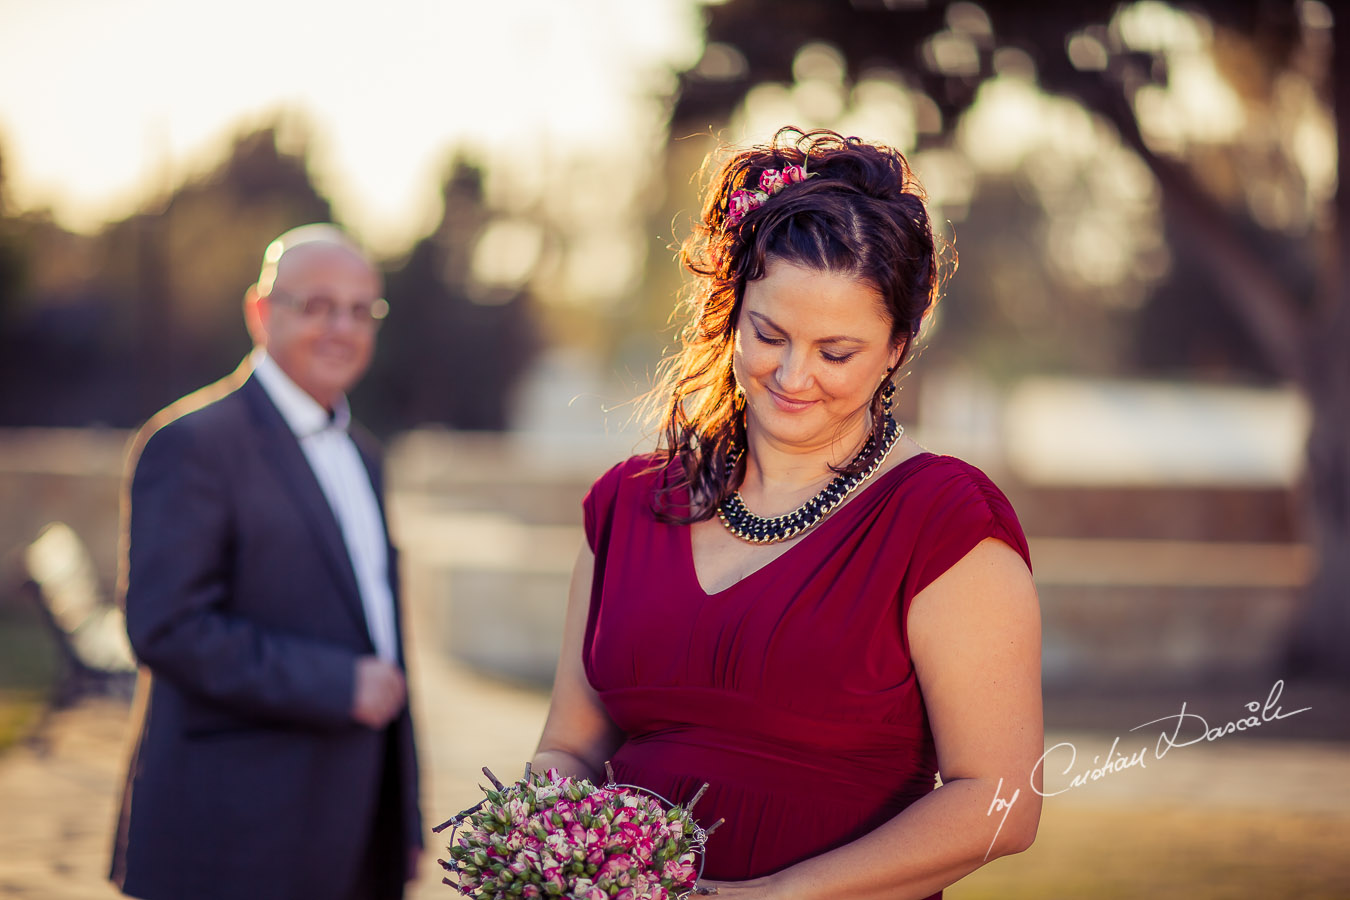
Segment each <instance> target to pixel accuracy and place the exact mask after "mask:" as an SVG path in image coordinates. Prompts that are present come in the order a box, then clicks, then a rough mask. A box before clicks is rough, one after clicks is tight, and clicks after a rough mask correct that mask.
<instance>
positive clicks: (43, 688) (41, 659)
mask: <svg viewBox="0 0 1350 900" xmlns="http://www.w3.org/2000/svg"><path fill="white" fill-rule="evenodd" d="M59 666H60V657H59V656H58V654H57V649H56V646H55V644H54V643H53V641H52V637H51V635H49V634H48V633H47V629H46V626H45V625H44V624H43V623H42V621H41V619H40V618H39V617H38V612H37V610H29V609H24V608H22V607H13V606H4V607H0V753H2V752H4V751H5V750H6V749H8V748H9V747H10V746H11V745H13V744H14V743H15V742H16V741H18V740H20V739H22V738H23V736H24V735H26V734H27V733H28V732H29V731H30V730H31V729H32V727H33V726H34V725H35V724H37V721H38V719H39V718H40V717H41V715H42V710H43V707H44V706H45V705H46V703H47V698H48V697H49V696H50V694H51V689H52V683H53V682H54V681H55V679H56V676H57V672H58V668H59Z"/></svg>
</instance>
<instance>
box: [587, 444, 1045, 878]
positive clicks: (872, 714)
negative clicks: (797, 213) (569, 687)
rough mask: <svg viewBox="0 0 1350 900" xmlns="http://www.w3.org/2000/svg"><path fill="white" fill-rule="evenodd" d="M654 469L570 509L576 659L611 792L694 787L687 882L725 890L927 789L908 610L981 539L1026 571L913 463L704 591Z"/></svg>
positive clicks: (981, 522)
mask: <svg viewBox="0 0 1350 900" xmlns="http://www.w3.org/2000/svg"><path fill="white" fill-rule="evenodd" d="M666 471H669V470H666ZM663 477H666V474H665V471H662V470H660V469H659V468H657V469H653V466H652V458H651V457H634V458H632V459H629V460H628V461H626V462H624V463H620V464H619V465H617V466H615V467H614V468H613V469H610V470H609V471H608V472H606V473H605V474H604V475H603V476H601V477H600V479H599V480H598V481H596V483H595V484H594V486H593V487H592V488H591V490H590V492H589V493H588V494H587V496H586V499H585V501H584V503H583V506H584V509H585V523H586V536H587V540H588V541H589V543H590V546H591V549H592V550H594V552H595V577H594V581H593V583H592V591H591V606H590V614H589V617H588V620H587V623H586V637H585V643H584V647H583V651H582V652H583V656H584V663H585V669H586V676H587V678H588V679H589V681H590V683H591V685H592V686H593V687H594V688H595V690H596V691H597V692H598V693H599V696H600V699H601V701H602V702H603V703H604V706H605V709H606V710H607V711H608V712H609V715H610V717H611V718H612V719H613V720H614V722H615V723H616V724H617V725H618V726H619V727H620V728H621V729H622V730H623V732H624V734H625V735H626V740H625V742H624V743H623V745H622V746H621V747H620V748H619V750H618V751H617V753H616V754H615V755H614V759H613V762H614V768H615V774H616V776H617V778H618V779H619V781H621V782H624V783H631V784H638V785H641V786H643V787H646V788H649V789H651V790H654V791H656V792H658V793H660V794H662V795H664V796H665V797H667V798H669V799H670V800H672V801H674V802H682V801H685V800H688V799H689V798H690V797H691V796H692V795H693V793H694V792H695V791H696V790H697V789H698V787H699V786H700V785H702V784H703V783H704V782H705V781H706V782H708V783H709V785H710V788H709V790H708V793H707V794H705V795H704V797H703V799H702V800H700V801H699V804H698V806H697V807H696V809H695V815H696V817H697V818H698V820H699V821H700V822H702V823H704V824H705V825H706V824H710V823H711V822H713V821H714V820H716V819H718V818H723V817H724V818H725V819H726V824H725V825H723V826H722V827H721V828H720V829H719V830H718V831H717V832H716V833H714V834H713V835H712V837H711V838H709V840H708V849H707V858H706V867H705V870H704V875H705V877H708V878H713V879H728V880H740V879H744V878H753V877H757V876H760V875H766V874H769V873H771V872H775V871H777V870H779V869H782V868H784V867H786V866H789V865H791V864H793V863H795V862H799V861H800V860H803V859H807V858H809V857H812V856H816V855H818V854H820V853H824V852H826V851H828V850H831V849H833V848H835V847H838V846H840V845H842V844H846V843H848V842H849V841H852V840H854V839H856V838H858V837H860V836H862V835H864V834H866V833H867V832H869V831H871V830H872V829H874V828H876V827H877V826H878V825H881V824H882V823H883V822H885V821H887V820H888V819H890V818H892V817H894V816H895V815H896V814H897V813H899V812H900V811H901V810H903V809H904V808H905V807H907V806H908V805H909V804H911V803H913V802H914V801H915V800H917V799H919V798H920V797H922V796H923V795H924V794H926V793H928V792H929V791H931V790H933V786H934V779H935V776H936V773H937V759H936V753H935V751H934V747H933V735H932V732H931V730H930V728H929V725H928V720H927V716H926V714H925V710H924V705H923V697H922V695H921V693H920V690H919V684H918V681H917V679H916V677H915V672H914V666H913V665H912V664H911V662H910V657H909V644H908V640H907V636H906V633H905V616H906V613H907V612H908V609H909V604H910V601H911V600H912V599H913V598H914V596H915V595H916V594H918V593H919V592H920V591H921V590H923V589H924V588H925V587H926V586H927V585H928V584H930V583H931V582H932V581H933V580H934V579H936V578H937V577H938V576H939V575H941V574H942V573H943V572H945V571H946V570H947V569H948V568H950V567H951V566H952V565H953V564H954V563H956V562H957V561H958V560H959V559H961V557H963V556H965V555H966V553H968V552H969V551H970V550H971V549H972V548H974V547H975V545H976V544H978V543H979V542H980V541H982V540H984V539H985V538H988V537H993V538H998V539H999V540H1002V541H1004V542H1005V543H1007V544H1009V545H1010V546H1012V547H1013V548H1014V549H1015V550H1017V551H1018V552H1019V553H1020V554H1021V555H1022V557H1023V558H1024V559H1027V561H1028V565H1030V556H1029V554H1028V551H1027V544H1026V538H1025V537H1024V536H1023V534H1022V529H1021V526H1020V525H1019V524H1018V522H1017V518H1016V516H1015V514H1014V513H1013V510H1012V507H1011V506H1010V505H1009V503H1008V500H1007V498H1006V497H1005V496H1004V495H1003V493H1002V492H1001V491H999V489H998V488H997V487H995V486H994V484H993V483H992V482H991V481H990V480H989V479H988V478H987V477H986V476H985V475H984V474H983V473H982V472H980V471H979V470H978V469H976V468H975V467H974V466H971V465H969V464H967V463H964V462H962V461H960V460H958V459H955V458H953V457H949V456H940V455H936V454H932V453H921V454H919V455H918V456H915V457H912V458H910V459H907V460H905V461H903V462H901V463H899V464H898V465H896V466H895V467H893V468H892V469H890V470H889V471H887V472H884V473H883V474H882V475H880V476H878V477H877V479H876V480H874V481H873V482H872V483H871V484H869V485H867V486H866V487H865V488H863V489H862V490H861V491H860V492H859V493H858V494H856V495H855V496H854V497H852V498H851V499H850V500H849V502H848V503H846V504H845V505H844V506H843V507H841V508H840V509H839V510H838V511H836V512H835V514H834V515H832V516H830V517H829V518H828V519H826V520H825V521H824V522H822V523H821V524H820V525H819V526H818V527H817V528H816V529H815V530H814V531H811V532H809V533H808V534H806V535H805V536H804V537H803V538H801V539H800V540H799V541H798V542H797V543H796V544H795V545H794V546H792V547H790V548H789V549H788V550H787V551H786V552H784V553H783V554H782V555H780V556H779V557H777V558H776V559H774V560H773V561H772V562H770V563H768V564H767V565H766V566H764V567H763V568H761V569H759V570H757V571H755V572H754V573H753V574H751V575H748V576H747V577H746V578H744V579H743V580H741V581H739V582H737V583H736V584H734V585H732V586H730V587H728V588H726V589H725V590H722V591H719V592H717V593H715V594H711V595H710V594H708V593H707V592H705V591H704V590H703V588H702V586H701V585H700V583H699V580H698V577H697V575H696V574H695V570H694V562H693V553H692V549H691V544H690V529H689V528H688V527H687V526H680V525H670V524H666V523H663V522H660V521H658V520H657V519H656V517H655V516H654V515H653V514H652V512H651V499H652V491H653V488H654V487H655V486H656V485H657V484H658V480H659V479H661V478H663ZM683 502H687V498H686V499H685V500H684V501H683ZM896 849H897V852H903V848H896Z"/></svg>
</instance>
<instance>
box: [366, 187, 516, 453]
mask: <svg viewBox="0 0 1350 900" xmlns="http://www.w3.org/2000/svg"><path fill="white" fill-rule="evenodd" d="M443 195H444V199H445V210H444V213H443V214H442V216H441V221H440V224H439V225H438V226H437V228H436V230H435V232H433V233H432V234H431V235H429V236H427V237H426V238H423V239H422V240H421V241H418V242H417V244H416V245H415V246H414V247H413V249H412V251H411V252H410V254H409V255H408V258H407V259H406V261H405V262H403V264H402V265H400V266H398V267H397V268H395V269H392V270H391V271H390V272H389V273H388V277H387V284H386V286H385V293H386V295H387V297H388V299H389V306H390V314H389V318H388V319H387V320H386V322H385V325H384V328H383V329H382V332H381V335H380V351H379V353H377V354H376V358H375V362H374V364H373V367H372V370H371V373H370V375H369V377H367V378H366V379H365V381H364V382H363V383H362V384H361V386H360V387H359V388H358V397H359V398H365V399H363V400H361V401H360V409H361V411H362V418H363V419H364V420H365V421H367V422H368V423H369V424H370V426H371V427H372V428H374V429H375V430H376V431H380V432H388V431H390V430H393V429H395V428H406V427H411V426H416V425H422V424H428V423H435V424H442V425H448V426H450V427H453V428H459V429H468V430H490V431H498V430H503V429H505V428H506V427H507V426H508V424H509V413H510V408H511V400H512V390H513V388H514V387H515V385H516V383H517V382H518V380H519V379H520V377H521V375H522V374H523V373H524V371H525V368H526V367H527V366H528V364H529V362H530V359H531V358H532V357H533V355H534V353H535V352H536V350H537V349H538V342H539V338H538V335H537V334H536V331H535V327H534V317H533V314H532V311H531V304H530V298H529V295H528V293H527V292H526V291H525V290H524V289H523V288H522V287H520V286H518V285H514V284H513V285H497V284H491V283H484V282H483V281H482V280H481V279H480V278H479V277H478V276H477V275H476V273H475V272H474V268H473V257H474V250H475V248H476V246H477V245H478V243H479V241H480V240H481V238H482V237H483V234H484V233H485V231H486V230H487V228H488V226H489V224H490V223H491V222H492V220H493V218H494V214H493V211H492V210H491V209H490V208H489V207H488V205H487V203H486V202H485V200H484V195H483V184H482V173H481V172H480V171H479V169H478V168H476V167H475V166H473V165H470V164H469V163H467V162H464V161H462V160H461V161H458V162H456V163H455V164H454V165H453V166H452V167H451V171H450V174H449V177H448V178H447V180H446V182H445V187H444V191H443ZM522 281H523V279H522Z"/></svg>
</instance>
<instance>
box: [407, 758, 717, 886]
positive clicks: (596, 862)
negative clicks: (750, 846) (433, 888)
mask: <svg viewBox="0 0 1350 900" xmlns="http://www.w3.org/2000/svg"><path fill="white" fill-rule="evenodd" d="M605 770H606V773H607V774H608V776H609V780H608V781H607V782H606V783H605V784H604V785H601V786H596V785H594V784H592V783H591V782H589V781H587V780H585V779H582V778H564V777H561V776H560V775H559V774H558V772H557V770H556V769H550V770H549V771H548V774H547V775H545V776H540V775H533V776H532V775H531V774H530V767H529V766H526V767H525V776H524V777H523V778H522V779H521V780H520V781H517V782H516V783H514V784H512V785H510V786H504V785H503V784H502V783H501V782H500V781H498V780H497V779H496V777H494V776H493V774H492V773H491V772H489V771H488V770H487V769H484V770H483V773H484V774H485V775H487V776H488V778H489V779H491V781H492V783H493V787H494V788H495V789H494V790H486V789H485V792H486V794H487V797H486V798H485V799H484V800H483V801H482V802H481V803H479V804H478V805H477V806H475V807H473V808H472V809H468V810H465V811H464V812H462V813H460V814H459V815H458V816H456V817H454V818H453V819H451V820H450V821H448V822H445V823H444V824H442V825H440V826H439V827H437V828H435V829H433V830H434V831H437V832H439V831H441V830H443V829H445V828H446V827H449V826H453V828H454V830H453V831H452V832H451V839H450V841H451V842H450V847H449V850H450V860H449V861H447V860H440V863H441V865H442V866H444V867H445V868H446V869H448V870H449V871H450V872H452V873H453V874H454V875H455V876H456V878H457V881H451V880H450V879H449V878H446V879H445V883H446V884H448V885H451V886H452V887H455V888H457V889H458V890H459V891H460V893H462V894H465V895H467V896H470V897H474V898H478V900H517V898H521V900H528V898H548V897H567V898H575V900H611V898H613V900H675V898H678V897H682V896H688V894H689V893H690V892H692V890H693V888H694V884H695V883H696V882H697V881H698V877H699V872H700V870H701V868H702V867H701V865H700V866H699V868H695V860H696V859H701V855H702V852H703V844H704V841H705V840H706V839H707V836H708V834H709V833H710V832H711V831H712V830H713V828H716V827H717V825H720V824H721V822H718V823H716V824H715V825H713V826H712V828H709V829H707V830H705V829H703V828H700V827H699V826H698V824H697V823H696V822H695V821H694V818H693V815H692V814H691V810H692V809H693V806H694V803H696V802H697V801H698V798H699V797H700V796H702V794H703V791H702V790H700V791H699V792H698V794H697V795H695V796H694V798H693V799H692V800H690V802H689V803H687V804H685V805H683V806H673V805H671V804H669V803H668V802H667V803H664V804H663V802H662V800H663V799H664V798H660V797H658V796H656V795H654V794H651V793H650V792H647V791H643V790H642V789H640V788H636V787H633V786H631V785H619V784H615V783H614V775H613V771H612V770H610V768H609V764H608V763H606V764H605ZM705 787H706V785H705Z"/></svg>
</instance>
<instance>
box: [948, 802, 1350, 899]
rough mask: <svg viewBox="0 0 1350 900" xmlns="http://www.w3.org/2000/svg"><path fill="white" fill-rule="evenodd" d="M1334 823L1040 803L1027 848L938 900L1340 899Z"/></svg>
mask: <svg viewBox="0 0 1350 900" xmlns="http://www.w3.org/2000/svg"><path fill="white" fill-rule="evenodd" d="M1346 825H1347V820H1346V817H1344V816H1331V815H1318V814H1313V813H1297V812H1284V811H1279V810H1261V811H1252V810H1216V809H1213V808H1207V809H1200V810H1191V809H1188V808H1168V807H1161V808H1139V809H1104V808H1103V809H1099V808H1093V807H1082V806H1078V805H1076V804H1075V805H1068V804H1064V805H1059V804H1056V803H1055V802H1054V800H1053V799H1052V800H1049V801H1047V802H1046V805H1045V811H1044V813H1043V814H1042V816H1041V827H1040V831H1039V833H1038V836H1037V838H1036V843H1035V844H1034V845H1033V846H1032V848H1031V849H1030V850H1028V851H1027V852H1026V853H1023V854H1020V855H1018V856H1013V857H1008V858H1005V859H1000V860H996V861H995V862H993V863H992V864H990V865H989V866H986V867H985V868H983V869H980V870H979V871H977V872H975V873H974V874H973V875H970V876H968V877H967V878H966V879H965V880H963V881H961V882H960V883H959V884H957V885H956V886H955V887H952V888H949V889H948V890H947V891H946V892H945V893H944V897H945V898H946V900H995V898H997V900H1033V898H1035V900H1041V898H1046V897H1053V898H1077V897H1090V898H1093V900H1136V898H1139V897H1148V898H1150V900H1169V898H1176V900H1194V898H1196V897H1204V898H1206V900H1246V898H1253V900H1254V898H1262V900H1264V898H1267V897H1299V898H1301V900H1344V898H1346V897H1350V856H1347V854H1346V850H1345V832H1346Z"/></svg>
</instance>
